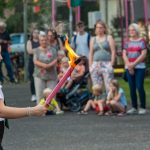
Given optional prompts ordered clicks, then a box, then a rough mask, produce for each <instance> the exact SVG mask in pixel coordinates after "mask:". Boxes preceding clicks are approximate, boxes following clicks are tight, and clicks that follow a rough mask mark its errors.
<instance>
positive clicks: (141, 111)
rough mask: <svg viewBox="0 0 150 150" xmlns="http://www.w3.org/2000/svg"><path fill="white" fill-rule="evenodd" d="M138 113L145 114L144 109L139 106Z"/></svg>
mask: <svg viewBox="0 0 150 150" xmlns="http://www.w3.org/2000/svg"><path fill="white" fill-rule="evenodd" d="M138 114H139V115H144V114H146V109H144V108H140V109H139V111H138Z"/></svg>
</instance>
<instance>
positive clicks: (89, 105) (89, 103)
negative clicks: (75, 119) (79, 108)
mask: <svg viewBox="0 0 150 150" xmlns="http://www.w3.org/2000/svg"><path fill="white" fill-rule="evenodd" d="M92 104H93V101H92V100H89V101H88V102H87V104H86V105H85V108H84V109H83V111H85V112H87V111H88V110H89V109H90V107H91V106H92Z"/></svg>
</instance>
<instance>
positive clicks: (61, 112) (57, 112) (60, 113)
mask: <svg viewBox="0 0 150 150" xmlns="http://www.w3.org/2000/svg"><path fill="white" fill-rule="evenodd" d="M62 114H64V111H62V110H61V111H56V115H62Z"/></svg>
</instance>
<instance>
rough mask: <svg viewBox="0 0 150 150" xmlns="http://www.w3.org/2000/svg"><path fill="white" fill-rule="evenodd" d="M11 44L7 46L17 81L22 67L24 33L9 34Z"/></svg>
mask: <svg viewBox="0 0 150 150" xmlns="http://www.w3.org/2000/svg"><path fill="white" fill-rule="evenodd" d="M10 39H11V45H10V46H9V52H10V58H11V61H12V65H13V70H14V75H15V80H16V82H19V80H20V79H19V78H20V73H21V72H23V68H24V52H25V44H24V33H13V34H10Z"/></svg>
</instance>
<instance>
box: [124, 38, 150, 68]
mask: <svg viewBox="0 0 150 150" xmlns="http://www.w3.org/2000/svg"><path fill="white" fill-rule="evenodd" d="M146 48H147V44H146V41H145V40H144V39H139V40H136V41H131V40H127V41H126V42H125V43H124V49H125V50H126V52H127V57H128V60H129V62H134V61H135V60H136V59H137V58H138V57H139V56H140V55H141V52H142V50H144V49H146ZM125 67H126V68H127V66H125ZM135 68H145V61H142V62H140V63H138V64H137V65H136V66H135Z"/></svg>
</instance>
